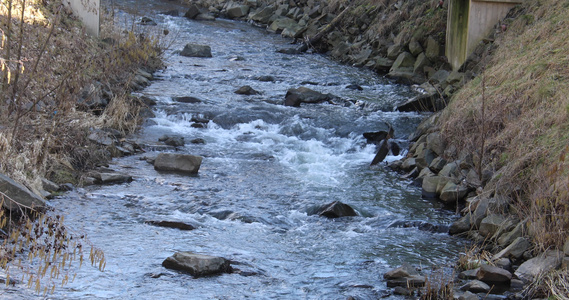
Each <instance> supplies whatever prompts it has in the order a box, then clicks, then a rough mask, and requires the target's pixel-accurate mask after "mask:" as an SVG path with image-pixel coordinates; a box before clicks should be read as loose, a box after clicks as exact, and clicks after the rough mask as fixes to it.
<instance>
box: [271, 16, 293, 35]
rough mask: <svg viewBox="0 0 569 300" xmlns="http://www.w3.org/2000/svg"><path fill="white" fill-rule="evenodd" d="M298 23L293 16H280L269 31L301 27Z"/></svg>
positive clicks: (277, 31) (274, 31) (278, 31)
mask: <svg viewBox="0 0 569 300" xmlns="http://www.w3.org/2000/svg"><path fill="white" fill-rule="evenodd" d="M299 26H300V25H298V23H297V22H296V21H295V20H294V19H291V18H287V17H279V18H278V19H276V20H274V21H273V22H272V23H271V25H270V26H269V27H268V28H267V30H268V31H269V32H273V33H281V32H283V30H285V29H287V28H288V29H292V28H296V27H299Z"/></svg>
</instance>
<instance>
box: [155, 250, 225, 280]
mask: <svg viewBox="0 0 569 300" xmlns="http://www.w3.org/2000/svg"><path fill="white" fill-rule="evenodd" d="M162 266H164V267H165V268H168V269H173V270H178V271H183V272H187V273H189V274H191V275H192V276H194V277H199V276H207V275H214V274H220V273H231V272H232V268H231V265H230V263H229V261H228V260H227V259H225V258H223V257H216V256H210V255H203V254H196V253H192V252H178V253H175V254H174V255H173V256H170V257H168V258H166V260H164V262H162Z"/></svg>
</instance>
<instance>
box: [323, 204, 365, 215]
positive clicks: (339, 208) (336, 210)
mask: <svg viewBox="0 0 569 300" xmlns="http://www.w3.org/2000/svg"><path fill="white" fill-rule="evenodd" d="M318 215H320V216H324V217H327V218H340V217H354V216H357V215H358V214H357V213H356V211H355V210H354V209H353V208H352V207H351V206H349V205H347V204H344V203H342V202H340V201H334V202H332V203H330V204H328V205H325V206H323V207H322V208H321V209H319V210H318Z"/></svg>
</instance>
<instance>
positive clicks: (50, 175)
mask: <svg viewBox="0 0 569 300" xmlns="http://www.w3.org/2000/svg"><path fill="white" fill-rule="evenodd" d="M103 20H104V22H103V25H102V28H101V36H100V38H94V37H91V36H88V35H87V34H86V33H85V28H84V27H83V26H82V25H81V23H80V22H79V21H78V19H77V18H75V17H74V16H73V15H72V14H71V12H70V11H69V9H68V8H66V7H65V6H64V5H63V4H62V1H49V3H47V2H35V1H19V0H9V1H3V2H2V5H1V6H0V35H1V40H2V44H1V48H0V66H1V72H0V91H1V92H0V175H1V176H0V177H1V180H0V185H1V186H2V191H1V192H2V194H0V196H1V197H0V198H1V201H2V210H1V212H0V223H1V224H2V228H1V230H0V236H1V238H2V240H3V244H2V246H0V265H1V266H2V268H3V269H4V270H5V271H6V273H7V274H6V277H5V278H3V279H2V280H3V281H5V282H6V284H7V285H8V284H9V283H14V282H18V281H17V280H13V279H12V280H11V279H10V277H9V276H10V273H12V272H8V270H9V269H10V266H11V267H12V271H13V270H14V269H19V270H20V271H22V272H23V274H22V277H24V278H25V279H26V280H29V281H28V287H29V288H32V287H33V288H34V289H35V290H36V291H37V292H38V293H39V292H44V293H45V292H47V291H48V290H52V289H53V288H55V285H56V284H55V283H54V282H55V280H56V279H57V281H60V280H61V278H62V277H64V278H65V279H63V283H65V282H66V281H68V279H69V276H70V275H73V274H72V272H73V271H74V270H73V269H72V268H71V269H70V268H69V265H70V264H71V263H72V262H73V261H74V260H75V259H78V260H79V259H80V260H81V262H82V261H83V257H84V253H83V252H82V251H81V250H82V249H83V248H82V245H84V246H88V244H89V242H88V241H87V240H85V239H84V235H81V234H76V233H73V230H71V229H69V228H66V227H65V224H64V223H63V218H61V217H60V216H59V215H56V214H54V215H51V214H44V215H41V216H39V215H38V214H37V212H38V211H42V212H43V211H45V210H47V209H49V205H47V204H46V202H45V201H44V199H43V197H51V196H53V195H57V194H60V193H62V192H64V191H68V190H71V189H73V188H74V187H75V186H78V185H83V184H88V183H89V182H87V181H86V179H89V178H90V177H87V174H86V172H87V171H90V170H93V169H94V168H96V167H101V166H105V165H107V164H108V162H109V161H110V160H111V159H112V157H116V156H121V155H126V154H131V153H134V152H135V151H137V149H136V145H135V144H133V143H131V142H129V141H128V140H126V139H125V136H126V134H128V133H131V132H134V131H135V130H136V129H137V128H138V125H139V121H140V120H141V118H142V117H143V116H144V114H145V113H147V112H149V109H148V105H149V103H145V102H144V100H143V99H139V98H137V97H134V96H132V95H131V92H132V91H134V90H138V89H141V88H143V87H144V86H146V85H148V84H149V82H150V80H151V79H152V75H151V73H152V72H154V71H155V70H157V69H158V68H160V67H161V60H160V54H161V51H162V49H161V44H160V40H159V38H158V36H159V35H152V34H148V33H147V32H146V31H145V30H142V29H141V28H140V27H139V25H136V24H133V26H131V30H130V31H125V30H122V28H121V29H119V28H118V26H115V23H114V20H113V19H112V18H111V17H110V16H109V15H105V16H104V17H103ZM4 174H6V175H7V176H4ZM12 179H13V180H12ZM20 183H21V184H20ZM22 184H23V185H22ZM24 185H25V186H24ZM29 190H31V191H32V192H33V193H32V192H30V191H29ZM36 217H38V218H36ZM54 233H56V234H54ZM12 244H13V245H14V246H12ZM91 249H92V250H91V255H90V256H89V259H90V260H91V263H97V264H99V263H100V264H99V268H100V269H104V254H103V253H102V252H100V251H99V250H98V249H97V248H96V247H92V248H91ZM21 252H26V257H27V258H28V260H29V261H27V260H25V259H20V260H19V261H20V262H18V263H16V259H15V258H16V256H17V254H18V253H21ZM86 257H87V256H86V254H85V259H86ZM38 262H39V263H38ZM73 263H76V262H73ZM44 265H45V268H43V269H42V266H44ZM48 269H49V271H48ZM22 277H20V278H22ZM52 291H53V290H52Z"/></svg>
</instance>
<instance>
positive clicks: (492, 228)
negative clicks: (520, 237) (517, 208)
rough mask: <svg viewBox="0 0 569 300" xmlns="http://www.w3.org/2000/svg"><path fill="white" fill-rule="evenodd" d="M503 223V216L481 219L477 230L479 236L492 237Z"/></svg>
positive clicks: (504, 219) (504, 220) (490, 216)
mask: <svg viewBox="0 0 569 300" xmlns="http://www.w3.org/2000/svg"><path fill="white" fill-rule="evenodd" d="M505 222H506V218H504V216H502V215H496V214H491V215H489V216H487V217H485V218H484V219H482V221H481V222H480V226H479V227H478V229H479V232H480V234H481V235H483V236H485V237H492V236H493V235H494V233H496V232H497V231H498V230H499V229H500V228H501V227H502V226H504V223H505Z"/></svg>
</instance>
